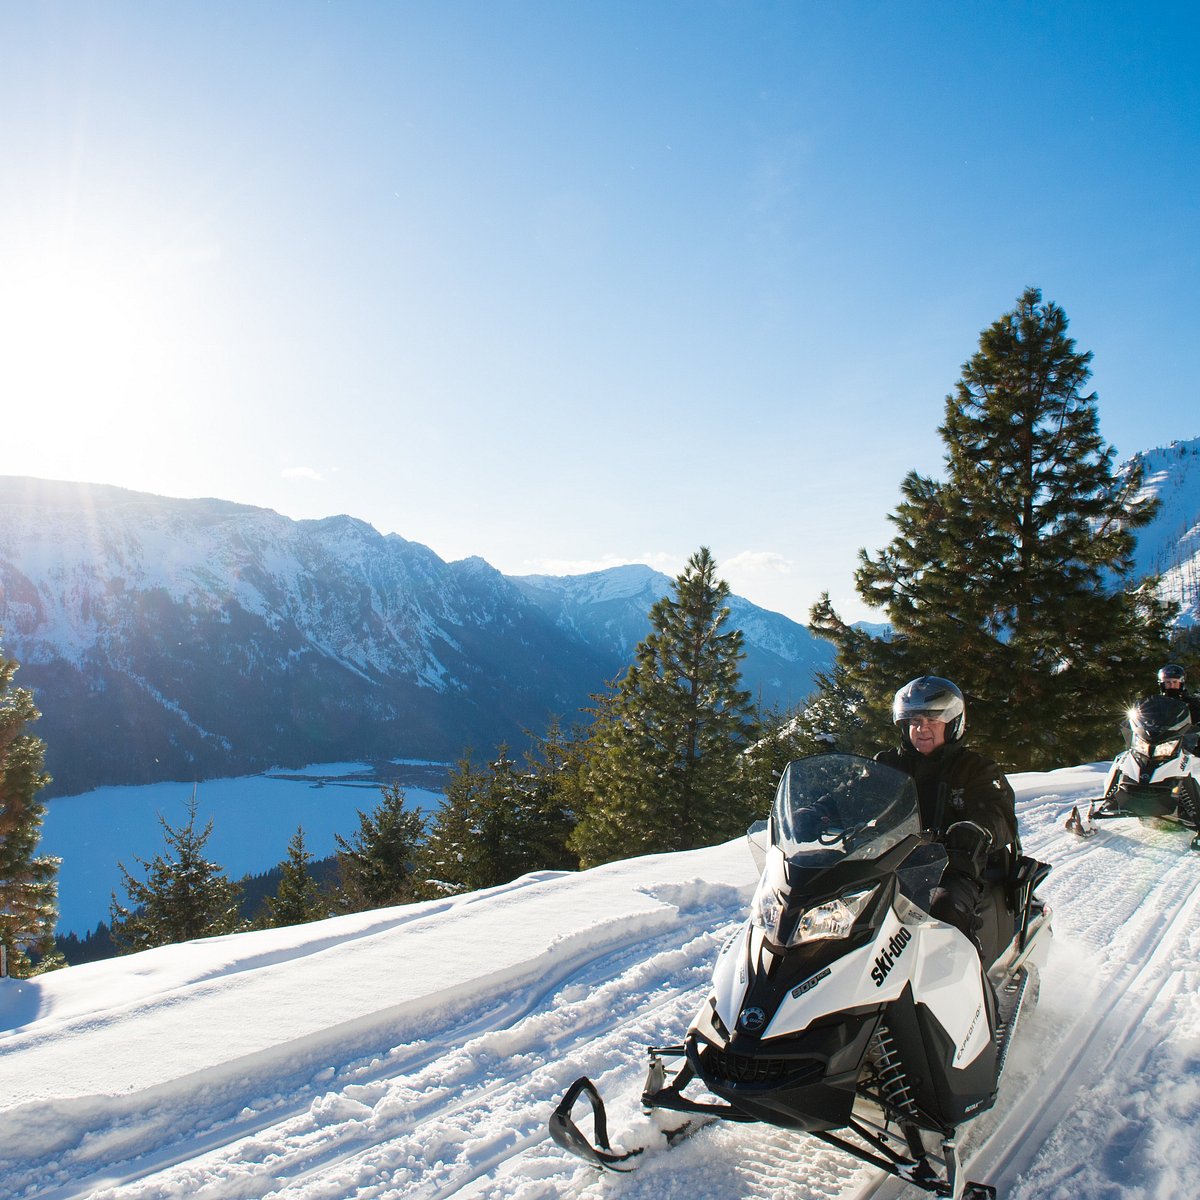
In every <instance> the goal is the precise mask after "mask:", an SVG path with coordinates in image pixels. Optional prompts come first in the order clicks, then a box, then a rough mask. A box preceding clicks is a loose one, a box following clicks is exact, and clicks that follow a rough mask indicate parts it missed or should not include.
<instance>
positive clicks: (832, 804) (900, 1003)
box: [550, 754, 1050, 1200]
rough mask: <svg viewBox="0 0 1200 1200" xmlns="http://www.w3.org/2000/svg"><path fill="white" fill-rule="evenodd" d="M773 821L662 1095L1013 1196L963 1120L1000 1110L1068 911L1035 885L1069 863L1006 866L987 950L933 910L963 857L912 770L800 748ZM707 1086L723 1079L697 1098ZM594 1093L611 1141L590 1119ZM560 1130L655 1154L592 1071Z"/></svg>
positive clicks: (566, 1101) (602, 1156) (660, 1051)
mask: <svg viewBox="0 0 1200 1200" xmlns="http://www.w3.org/2000/svg"><path fill="white" fill-rule="evenodd" d="M814 814H819V817H817V818H815V817H814ZM765 834H766V837H765V841H766V843H767V845H766V852H765V859H764V861H763V864H762V874H761V878H760V880H759V884H758V889H757V891H756V893H755V895H754V898H753V900H752V902H751V906H750V915H749V917H748V918H747V920H746V921H745V923H744V924H743V925H742V926H741V928H740V929H739V931H738V933H737V934H736V935H735V936H734V937H732V938H731V939H730V940H729V941H728V942H727V943H726V945H725V946H724V948H723V949H722V950H721V952H720V954H719V956H718V958H717V961H716V963H715V965H714V968H713V979H712V986H711V990H710V991H709V994H708V995H707V997H706V998H705V1000H704V1002H703V1004H702V1005H701V1007H700V1011H699V1013H698V1014H697V1015H696V1017H695V1019H694V1020H693V1021H692V1024H691V1026H690V1027H689V1029H688V1031H687V1034H686V1036H685V1038H684V1041H683V1043H682V1044H680V1045H677V1046H666V1047H654V1048H652V1049H650V1050H649V1056H650V1064H649V1071H648V1074H647V1078H646V1083H645V1087H644V1089H643V1092H642V1097H641V1100H642V1105H643V1108H644V1109H645V1110H646V1111H652V1110H656V1109H668V1110H674V1111H677V1112H682V1113H687V1114H689V1115H690V1116H691V1117H692V1119H693V1121H696V1120H698V1119H713V1118H719V1119H724V1120H730V1121H763V1122H767V1123H769V1124H772V1125H777V1126H781V1127H784V1128H787V1129H793V1130H797V1131H799V1132H802V1133H806V1134H811V1135H812V1136H813V1137H816V1138H819V1139H821V1140H822V1141H823V1142H826V1143H828V1144H829V1145H831V1146H835V1147H837V1148H839V1149H841V1150H844V1151H846V1152H847V1153H849V1154H851V1155H853V1156H855V1157H856V1158H858V1159H860V1160H862V1161H864V1162H867V1163H870V1164H872V1165H874V1166H876V1167H879V1168H880V1169H881V1170H884V1171H887V1172H889V1173H890V1174H892V1175H894V1176H896V1177H898V1178H899V1179H902V1180H904V1181H906V1182H908V1183H913V1184H916V1185H917V1186H919V1187H921V1188H923V1189H924V1190H925V1191H927V1192H930V1193H932V1194H934V1195H937V1196H947V1197H953V1198H954V1200H961V1198H963V1197H967V1198H970V1200H980V1198H984V1197H994V1196H995V1190H994V1189H993V1188H990V1187H987V1186H985V1185H983V1184H978V1183H969V1182H967V1181H966V1180H965V1178H964V1176H963V1173H962V1170H961V1166H960V1162H959V1154H958V1133H959V1130H960V1129H961V1127H962V1126H963V1125H964V1123H966V1122H968V1121H970V1120H971V1119H972V1118H974V1117H976V1116H978V1115H979V1114H980V1113H982V1112H985V1111H986V1110H987V1109H989V1108H990V1107H991V1106H992V1104H993V1102H994V1100H995V1098H996V1092H997V1088H998V1086H999V1081H1000V1074H1001V1071H1002V1069H1003V1065H1004V1060H1005V1055H1006V1054H1007V1051H1008V1048H1009V1045H1010V1041H1011V1038H1012V1034H1013V1030H1014V1028H1015V1027H1016V1024H1017V1019H1018V1017H1019V1015H1020V1013H1021V1011H1022V1008H1023V1006H1024V1005H1025V1004H1026V1003H1028V1002H1030V1001H1032V999H1033V998H1034V997H1035V996H1036V993H1037V978H1038V975H1037V963H1038V962H1040V961H1042V959H1043V958H1044V955H1045V952H1046V949H1047V944H1048V942H1049V935H1050V911H1049V909H1048V908H1047V907H1046V906H1045V905H1044V904H1043V903H1042V902H1041V901H1040V900H1039V899H1038V898H1037V897H1036V895H1035V889H1036V887H1037V885H1038V884H1039V883H1040V882H1041V880H1042V879H1044V878H1045V876H1046V874H1047V873H1048V872H1049V869H1050V868H1049V867H1048V866H1046V865H1045V864H1043V863H1039V862H1037V861H1035V860H1034V859H1031V858H1027V857H1024V856H1018V857H1017V858H1016V861H1015V862H1013V864H1012V867H1011V870H1009V871H1008V873H1007V874H1006V876H1005V877H1004V878H1001V879H997V880H995V881H994V883H993V885H992V887H991V893H990V896H989V901H990V903H989V906H988V920H987V921H986V924H985V928H984V929H983V931H982V932H981V934H980V940H981V943H982V947H983V952H984V957H983V960H982V961H981V959H980V955H979V952H978V951H977V949H976V947H975V946H973V945H972V944H971V942H970V941H969V940H968V939H967V938H966V937H965V936H964V935H963V934H962V933H961V932H959V930H957V929H955V928H953V927H951V926H949V925H946V924H943V923H942V922H940V921H937V920H935V919H934V918H933V917H931V916H930V914H929V912H928V905H929V896H930V892H931V890H932V889H933V887H935V886H936V884H937V882H938V880H939V878H940V876H941V872H942V869H943V867H944V865H945V862H946V855H945V850H944V849H943V848H942V847H941V846H940V845H938V844H937V843H935V842H933V841H932V839H931V838H930V836H929V835H927V834H924V833H922V832H921V824H920V816H919V810H918V804H917V792H916V787H915V785H914V784H913V781H912V780H911V779H910V778H909V777H908V776H907V775H905V774H903V773H902V772H900V771H897V770H895V769H894V768H892V767H889V766H885V765H884V764H882V763H877V762H874V761H872V760H871V759H866V758H859V757H857V756H854V755H846V754H829V755H819V756H815V757H813V758H807V759H802V760H800V761H797V762H792V763H790V764H789V765H788V767H787V769H786V770H785V771H784V773H783V776H782V778H781V779H780V782H779V787H778V790H777V792H776V795H775V801H774V804H773V806H772V809H771V814H770V819H769V821H768V823H767V826H766V830H765ZM753 837H754V833H753V831H752V838H753ZM985 964H986V969H985ZM669 1063H670V1064H671V1067H670V1068H669V1067H668V1064H669ZM672 1070H673V1073H672ZM692 1084H695V1085H696V1087H697V1088H700V1089H703V1093H702V1094H701V1095H699V1096H695V1097H693V1096H691V1095H688V1094H686V1090H687V1089H688V1087H689V1085H692ZM583 1099H586V1100H587V1101H588V1103H589V1104H590V1107H591V1110H592V1114H593V1121H594V1141H589V1140H588V1138H587V1137H586V1136H585V1135H584V1133H583V1132H582V1131H581V1130H580V1129H579V1127H578V1125H577V1124H576V1123H575V1121H574V1119H573V1110H574V1109H575V1107H576V1105H577V1104H578V1102H579V1101H580V1100H583ZM687 1131H688V1127H687V1126H684V1127H682V1128H680V1129H676V1130H675V1131H674V1134H673V1135H668V1140H669V1141H670V1140H672V1138H673V1137H674V1138H677V1137H678V1136H680V1135H681V1134H683V1133H685V1132H687ZM550 1133H551V1135H552V1137H553V1138H554V1140H555V1141H556V1142H557V1143H558V1144H559V1145H560V1146H562V1147H564V1148H565V1149H567V1150H569V1151H571V1152H572V1153H574V1154H576V1155H579V1156H580V1157H581V1158H583V1159H585V1160H586V1161H588V1162H591V1163H593V1164H595V1165H597V1166H600V1167H604V1168H607V1169H610V1170H617V1171H620V1170H630V1169H632V1168H633V1167H635V1166H636V1165H637V1156H638V1155H640V1154H642V1153H643V1151H644V1147H635V1148H633V1149H625V1150H622V1151H617V1150H614V1149H613V1148H612V1146H611V1144H610V1142H609V1138H608V1129H607V1117H606V1113H605V1108H604V1104H603V1101H602V1100H601V1098H600V1095H599V1093H598V1092H597V1090H596V1088H595V1087H594V1086H593V1084H592V1083H591V1081H590V1080H588V1079H587V1078H586V1077H585V1078H581V1079H578V1080H576V1082H575V1083H574V1084H573V1085H572V1086H571V1088H570V1089H568V1091H567V1093H566V1094H565V1095H564V1097H563V1099H562V1100H561V1102H560V1103H559V1105H558V1107H557V1108H556V1110H555V1112H554V1114H553V1116H552V1118H551V1121H550Z"/></svg>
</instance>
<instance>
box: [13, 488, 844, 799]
mask: <svg viewBox="0 0 1200 1200" xmlns="http://www.w3.org/2000/svg"><path fill="white" fill-rule="evenodd" d="M601 576H604V577H605V578H603V579H599V578H597V579H594V580H592V581H591V585H590V587H589V584H588V580H587V579H586V578H585V579H584V580H583V581H582V582H581V581H578V580H561V581H557V582H558V584H559V585H561V587H562V588H563V589H564V591H563V596H564V599H563V600H562V601H561V603H559V602H558V601H556V599H555V596H554V595H553V594H552V593H551V591H550V590H549V588H550V587H551V585H552V584H553V583H554V581H545V580H543V581H542V586H541V587H531V586H530V585H529V584H528V583H526V582H521V583H518V582H517V581H514V580H510V579H508V578H506V577H505V576H504V575H502V574H501V573H500V572H499V571H497V570H495V569H494V568H493V567H491V566H489V565H488V564H487V563H486V562H485V561H484V560H483V559H481V558H468V559H465V560H463V561H461V562H455V563H446V562H444V561H443V560H442V559H440V558H439V557H438V556H437V555H436V554H434V553H433V551H431V550H429V549H428V548H427V547H425V546H421V545H418V544H417V543H415V542H409V541H406V540H405V539H403V538H401V537H398V536H396V535H395V534H390V535H386V536H385V535H383V534H380V533H379V532H377V531H376V530H375V529H373V528H371V526H370V525H367V524H366V523H365V522H363V521H359V520H355V519H353V518H351V517H347V516H338V517H329V518H326V519H325V520H321V521H292V520H289V519H288V518H286V517H282V516H280V515H279V514H278V513H274V512H271V511H269V510H267V509H259V508H252V507H249V506H247V505H241V504H231V503H229V502H227V501H222V500H177V499H170V498H167V497H162V496H152V495H147V494H145V493H140V492H133V491H128V490H126V489H123V488H114V487H104V486H100V485H92V484H70V483H55V482H51V481H47V480H37V479H22V478H11V477H0V630H2V631H3V634H2V642H0V644H2V648H3V651H4V652H5V653H6V654H7V655H9V656H10V657H13V658H15V659H16V660H17V661H18V662H20V663H21V664H22V673H21V676H20V679H19V682H20V683H21V684H22V685H24V686H25V687H28V688H31V689H33V691H34V693H35V697H36V699H37V702H38V704H39V706H40V708H41V710H42V713H43V714H44V716H43V721H42V723H41V724H40V725H39V727H38V734H39V736H40V737H41V738H42V740H43V741H44V742H45V743H46V746H47V749H48V756H49V761H48V765H49V769H50V772H51V774H52V775H53V776H54V780H55V783H54V793H55V794H69V793H73V792H82V791H87V790H89V789H91V788H94V787H96V786H98V785H101V784H105V783H113V784H118V783H148V782H154V781H156V780H161V779H195V778H200V779H206V778H217V777H225V776H232V775H239V774H247V773H250V772H253V771H256V770H261V769H264V768H266V767H270V766H274V765H277V764H281V763H282V764H289V765H295V766H299V765H302V764H304V763H308V762H319V761H334V760H339V759H383V758H394V757H412V758H439V759H453V758H457V757H458V756H459V755H460V754H461V753H462V752H463V751H464V750H465V749H468V748H470V749H473V750H474V751H476V752H478V753H487V752H488V751H489V750H491V749H493V748H494V747H495V746H497V745H499V744H500V743H502V742H507V743H508V744H509V745H510V746H513V747H517V746H519V745H521V744H522V743H523V741H524V737H525V734H526V732H527V731H533V732H539V731H540V730H542V729H544V728H545V726H546V724H547V723H548V721H549V719H550V718H551V717H557V718H560V719H563V720H565V721H566V722H567V723H568V724H569V723H570V722H571V721H572V720H574V719H575V718H576V717H577V715H578V713H579V711H580V709H582V708H585V707H586V706H587V705H588V704H589V703H590V697H591V696H592V695H594V694H595V693H596V692H599V691H601V690H602V689H603V687H604V685H605V683H606V682H607V681H608V680H609V679H611V678H613V677H614V676H615V675H617V674H619V673H620V672H621V671H623V670H624V669H625V668H626V667H627V666H628V665H629V662H630V661H631V658H632V651H633V646H634V645H635V644H636V643H637V642H638V641H640V640H641V639H642V638H643V637H644V636H645V634H646V633H647V632H648V630H649V621H648V619H647V614H648V612H649V609H650V606H651V604H652V603H653V601H654V600H655V599H657V598H658V596H659V595H661V594H663V593H664V592H665V591H666V590H667V589H668V588H669V586H670V580H668V579H667V578H666V576H661V575H655V574H654V573H653V572H649V571H648V569H646V568H637V567H629V568H622V569H620V570H619V571H617V572H615V573H611V577H610V573H608V572H602V573H601ZM617 593H620V595H619V596H618V595H617ZM735 604H736V608H735V615H736V619H737V620H738V621H739V622H740V623H741V624H742V626H743V628H744V630H745V632H746V644H747V649H748V651H749V655H750V657H749V659H748V660H747V678H746V683H747V686H748V687H750V688H751V690H752V691H753V692H754V693H755V695H756V696H761V697H762V699H763V700H764V701H765V702H766V703H767V704H774V705H779V706H785V705H790V704H794V703H797V702H799V701H800V700H801V699H803V698H804V697H805V696H807V694H808V693H809V691H810V690H811V683H812V675H813V670H814V668H815V667H816V666H824V665H826V664H827V662H828V660H829V658H830V655H831V649H830V647H829V646H828V645H827V644H826V643H823V642H818V641H817V640H816V639H815V638H813V636H812V635H811V634H809V633H808V631H807V630H806V629H804V628H803V627H802V626H800V625H797V624H796V623H795V622H794V621H790V620H789V619H788V618H786V617H784V616H781V615H780V614H778V613H767V612H765V611H764V610H762V609H758V608H756V607H755V606H754V605H752V604H750V603H749V602H748V601H745V600H737V601H736V602H735ZM614 621H615V624H614Z"/></svg>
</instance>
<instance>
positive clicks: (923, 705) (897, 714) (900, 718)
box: [892, 675, 967, 745]
mask: <svg viewBox="0 0 1200 1200" xmlns="http://www.w3.org/2000/svg"><path fill="white" fill-rule="evenodd" d="M913 717H929V718H930V719H931V720H933V721H945V722H946V741H948V742H956V741H958V739H959V738H960V737H962V735H963V729H964V728H965V727H966V724H967V706H966V702H965V701H964V700H963V694H962V692H960V691H959V690H958V687H957V686H956V685H955V684H953V683H951V682H950V680H948V679H943V678H942V677H941V676H940V675H922V676H920V678H918V679H912V680H909V682H908V683H906V684H905V685H904V686H903V687H902V688H901V689H900V690H899V691H898V692H897V693H896V695H895V697H894V698H893V700H892V721H893V722H894V723H895V724H896V725H898V726H899V727H900V740H901V741H902V742H903V743H904V744H905V745H911V743H910V742H909V740H908V723H909V721H911V720H912V719H913Z"/></svg>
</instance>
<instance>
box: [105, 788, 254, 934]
mask: <svg viewBox="0 0 1200 1200" xmlns="http://www.w3.org/2000/svg"><path fill="white" fill-rule="evenodd" d="M196 813H197V799H196V793H195V792H193V793H192V798H191V800H190V801H189V802H188V810H187V814H188V815H187V822H186V824H184V825H181V826H178V827H176V826H174V825H172V824H171V823H170V822H169V821H168V820H167V819H166V818H165V817H164V816H163V815H162V814H161V813H160V814H159V817H158V823H159V824H160V825H161V826H162V829H163V838H164V842H165V847H164V852H163V853H162V854H157V855H155V856H154V858H153V859H151V860H150V861H149V862H146V861H145V859H141V858H137V859H136V861H137V863H138V864H139V866H140V867H141V868H142V870H143V871H144V872H145V875H146V878H145V879H144V880H139V879H135V878H134V876H133V875H132V873H131V872H129V871H128V870H126V868H125V864H124V863H118V864H117V866H118V868H119V869H120V871H121V877H122V880H123V882H124V887H125V892H126V894H127V896H128V897H129V903H128V904H127V905H123V904H120V903H118V901H117V897H116V894H115V893H114V895H113V898H112V904H111V906H110V916H111V919H110V925H111V929H112V938H113V942H114V943H115V944H116V946H117V948H118V950H119V951H120V953H122V954H130V953H133V952H135V951H138V950H149V949H151V948H152V947H154V946H167V945H172V944H174V943H176V942H186V941H191V940H192V939H193V938H201V937H213V936H216V935H217V934H223V933H236V932H237V931H238V930H239V929H241V928H242V922H241V918H240V917H239V915H238V900H239V897H240V888H239V887H238V885H237V884H236V883H233V882H232V881H231V880H229V879H227V878H226V877H225V873H224V870H223V869H222V868H221V867H219V866H218V865H217V864H216V863H213V862H209V860H208V859H207V858H206V857H205V855H204V847H205V846H206V845H207V844H208V839H209V838H210V837H211V836H212V830H213V823H212V819H211V818H210V819H209V820H208V822H207V823H206V824H205V826H204V828H203V829H197V828H196ZM135 857H136V856H135Z"/></svg>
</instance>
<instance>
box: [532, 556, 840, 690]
mask: <svg viewBox="0 0 1200 1200" xmlns="http://www.w3.org/2000/svg"><path fill="white" fill-rule="evenodd" d="M512 582H513V583H514V584H516V585H517V586H518V587H520V588H521V589H522V590H523V591H524V592H525V594H526V595H527V596H528V597H529V598H530V599H531V600H532V601H533V602H534V603H535V604H538V605H540V606H541V608H542V609H543V610H544V611H545V612H546V613H547V614H548V615H549V616H550V617H551V618H552V619H553V620H554V622H555V624H556V625H557V626H558V627H559V628H560V629H563V630H566V631H569V632H571V633H572V634H574V635H576V636H578V637H580V638H582V639H583V640H584V641H585V642H587V643H588V644H589V645H591V646H595V647H597V648H604V649H607V650H609V651H610V652H611V653H612V655H613V657H614V660H615V661H617V662H620V663H622V664H623V665H628V664H629V663H631V662H632V661H633V651H634V648H635V647H636V646H637V644H638V643H639V642H640V641H641V640H642V639H643V638H644V637H645V636H646V634H647V633H649V632H650V622H649V620H648V614H649V612H650V608H651V606H652V605H653V604H654V603H655V602H656V601H658V600H660V599H662V597H663V596H666V595H667V594H668V593H669V592H670V591H671V584H672V580H671V579H670V578H669V577H668V576H666V575H664V574H663V573H662V572H661V571H655V570H654V569H653V568H652V567H648V566H645V565H644V564H639V563H633V564H629V565H627V566H622V567H609V568H608V569H606V570H603V571H593V572H590V573H589V574H585V575H567V576H560V575H523V576H516V577H514V578H513V580H512ZM729 614H730V615H729V624H730V626H731V627H733V628H737V629H740V630H741V631H742V636H743V645H744V648H745V652H746V657H745V659H744V660H743V662H742V683H743V686H744V687H745V688H746V689H747V690H748V691H749V692H750V693H751V695H752V696H753V697H754V698H755V700H756V701H758V702H760V703H762V704H763V705H764V706H766V707H772V706H773V707H777V708H779V709H781V710H784V709H789V708H792V707H794V706H795V705H797V704H799V703H800V702H801V701H802V700H804V699H805V698H806V697H807V696H808V695H809V693H810V692H811V690H812V680H813V677H814V675H815V673H816V672H817V671H819V670H825V669H827V668H829V667H830V666H832V665H833V657H834V651H833V646H832V644H831V643H830V642H826V641H823V640H822V639H821V638H818V637H816V636H815V635H814V634H812V633H810V632H809V631H808V629H807V628H806V627H805V626H803V625H798V624H797V623H796V622H795V621H793V620H791V619H790V618H788V617H785V616H783V615H782V614H780V613H775V612H769V611H768V610H767V609H764V608H759V607H758V606H757V605H755V604H751V603H750V601H748V600H746V599H744V598H743V597H741V596H730V598H729Z"/></svg>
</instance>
